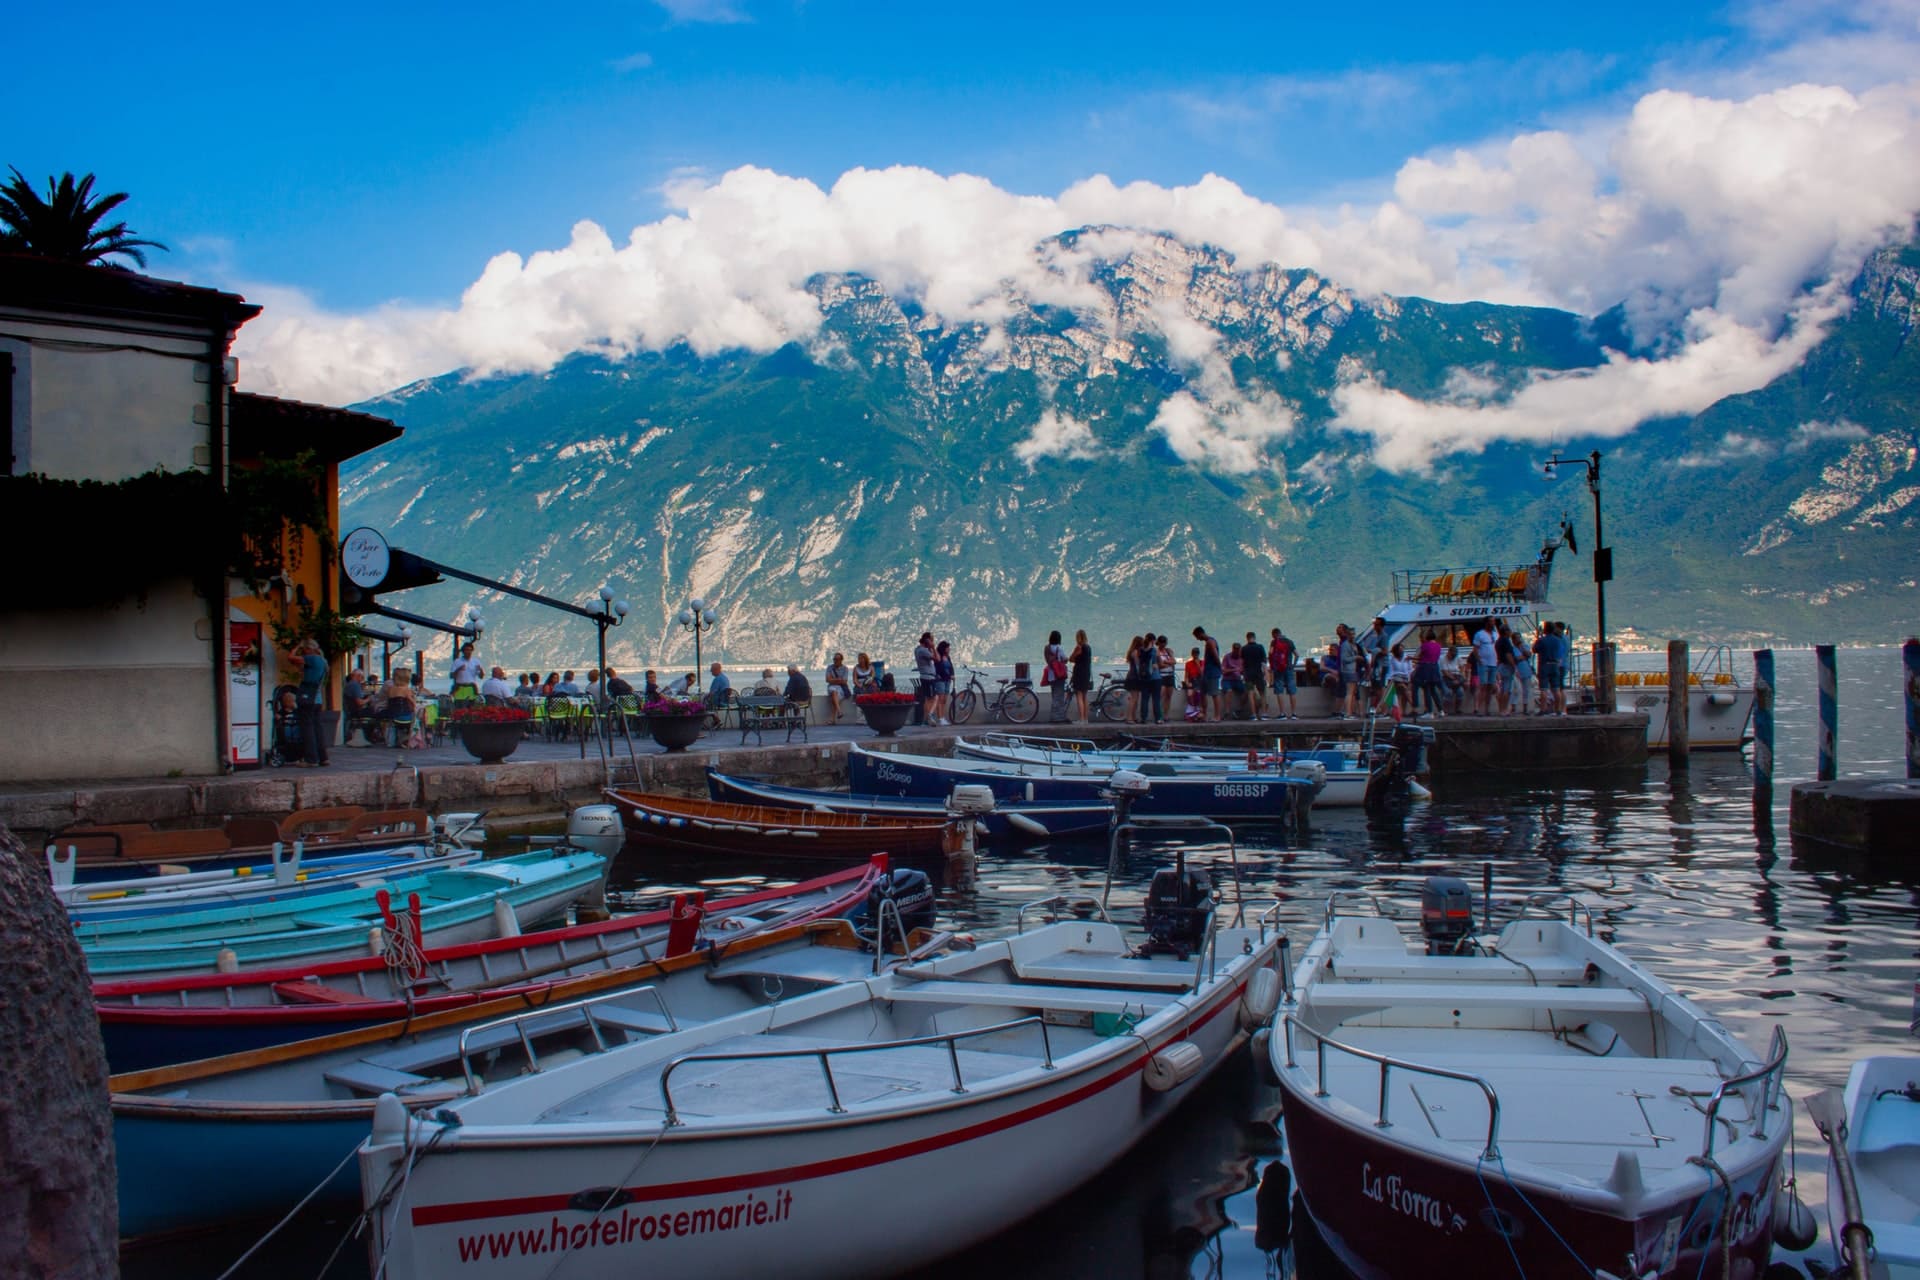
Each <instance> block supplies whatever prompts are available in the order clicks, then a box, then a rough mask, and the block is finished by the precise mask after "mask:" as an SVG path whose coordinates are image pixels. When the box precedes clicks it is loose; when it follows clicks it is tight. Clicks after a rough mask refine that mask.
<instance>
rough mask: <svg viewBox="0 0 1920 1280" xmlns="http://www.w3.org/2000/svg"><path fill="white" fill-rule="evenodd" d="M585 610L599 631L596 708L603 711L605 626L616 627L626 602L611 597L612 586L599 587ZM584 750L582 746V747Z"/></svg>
mask: <svg viewBox="0 0 1920 1280" xmlns="http://www.w3.org/2000/svg"><path fill="white" fill-rule="evenodd" d="M587 612H588V613H590V614H592V615H593V625H594V627H595V628H597V629H598V630H599V632H600V680H599V685H598V687H599V690H600V705H599V707H597V708H596V710H599V711H605V710H606V707H607V628H608V627H617V626H619V625H620V620H621V619H622V618H625V617H626V616H627V602H626V601H625V600H615V599H614V598H613V588H612V587H611V586H603V587H601V588H600V598H599V599H598V600H589V601H588V602H587ZM583 750H584V748H583Z"/></svg>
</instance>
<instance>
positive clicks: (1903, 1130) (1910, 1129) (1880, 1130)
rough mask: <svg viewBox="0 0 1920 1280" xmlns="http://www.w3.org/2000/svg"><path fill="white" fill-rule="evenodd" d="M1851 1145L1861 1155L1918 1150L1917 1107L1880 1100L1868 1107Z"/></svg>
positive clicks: (1919, 1114) (1919, 1111)
mask: <svg viewBox="0 0 1920 1280" xmlns="http://www.w3.org/2000/svg"><path fill="white" fill-rule="evenodd" d="M1854 1145H1855V1147H1856V1148H1857V1149H1858V1150H1859V1151H1860V1152H1861V1153H1863V1154H1871V1153H1875V1152H1880V1151H1897V1150H1899V1149H1901V1148H1902V1147H1907V1148H1913V1149H1916V1150H1920V1106H1915V1105H1913V1104H1912V1103H1905V1104H1904V1105H1900V1106H1895V1105H1892V1104H1891V1103H1888V1102H1881V1103H1878V1104H1877V1105H1874V1106H1871V1107H1868V1108H1867V1118H1866V1122H1865V1123H1864V1124H1862V1125H1861V1126H1860V1137H1859V1138H1858V1139H1857V1140H1856V1141H1855V1144H1854ZM1878 1229H1879V1228H1877V1227H1876V1228H1875V1230H1878Z"/></svg>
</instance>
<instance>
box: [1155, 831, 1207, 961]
mask: <svg viewBox="0 0 1920 1280" xmlns="http://www.w3.org/2000/svg"><path fill="white" fill-rule="evenodd" d="M1212 907H1213V878H1212V877H1211V876H1209V875H1208V874H1207V873H1206V871H1205V869H1204V868H1201V867H1189V866H1188V865H1187V860H1186V857H1185V855H1182V856H1181V858H1180V860H1179V861H1178V862H1177V863H1176V864H1175V865H1173V866H1171V867H1162V868H1161V869H1160V870H1158V871H1156V872H1154V873H1153V883H1152V884H1150V885H1148V886H1147V911H1146V926H1147V941H1146V945H1144V946H1142V947H1141V948H1140V954H1141V955H1143V956H1151V955H1156V954H1161V953H1165V954H1167V955H1170V956H1172V957H1173V958H1174V959H1176V960H1185V959H1186V958H1187V957H1188V956H1190V955H1192V954H1193V953H1194V952H1195V951H1196V950H1197V949H1199V947H1200V946H1201V945H1202V944H1203V943H1205V941H1206V937H1207V916H1208V914H1209V912H1210V911H1211V910H1212Z"/></svg>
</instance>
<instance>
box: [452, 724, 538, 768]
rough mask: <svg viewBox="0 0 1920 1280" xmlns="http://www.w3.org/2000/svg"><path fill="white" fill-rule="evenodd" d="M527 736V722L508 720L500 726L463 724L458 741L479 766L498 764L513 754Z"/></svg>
mask: <svg viewBox="0 0 1920 1280" xmlns="http://www.w3.org/2000/svg"><path fill="white" fill-rule="evenodd" d="M526 736H527V722H526V721H524V720H509V721H505V722H503V723H500V724H463V725H461V726H460V741H461V743H462V744H464V745H465V747H466V748H467V751H468V752H469V753H471V754H472V756H473V758H474V759H476V760H478V761H479V762H480V763H481V764H499V763H500V762H501V761H502V760H505V759H506V758H507V757H508V756H510V755H512V754H513V750H514V748H515V747H517V746H519V745H520V740H521V739H522V738H524V737H526Z"/></svg>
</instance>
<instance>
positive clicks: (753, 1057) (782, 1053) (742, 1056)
mask: <svg viewBox="0 0 1920 1280" xmlns="http://www.w3.org/2000/svg"><path fill="white" fill-rule="evenodd" d="M1030 1026H1031V1027H1039V1028H1040V1049H1041V1054H1042V1058H1043V1062H1044V1065H1045V1068H1046V1070H1048V1071H1052V1070H1053V1069H1054V1067H1053V1038H1052V1036H1050V1035H1049V1034H1048V1032H1047V1020H1046V1018H1045V1017H1043V1016H1041V1015H1040V1014H1030V1015H1028V1016H1027V1017H1024V1018H1015V1019H1013V1020H1012V1021H1011V1022H998V1023H995V1024H994V1025H992V1026H990V1027H969V1028H966V1029H964V1030H961V1031H947V1032H942V1033H941V1034H939V1035H932V1036H912V1037H909V1038H907V1039H904V1040H883V1041H881V1042H879V1043H878V1044H842V1045H819V1046H816V1047H814V1048H809V1049H757V1050H755V1049H743V1050H741V1051H739V1052H737V1053H689V1054H685V1055H683V1056H681V1057H678V1058H675V1059H674V1060H673V1061H672V1062H669V1063H668V1064H667V1068H666V1070H664V1071H662V1072H661V1073H660V1099H661V1101H662V1103H663V1104H664V1105H665V1107H666V1112H667V1124H668V1126H669V1127H671V1126H673V1125H677V1124H679V1123H680V1112H679V1109H678V1108H676V1107H675V1106H674V1105H673V1090H672V1088H671V1085H672V1082H673V1073H674V1072H676V1071H678V1070H679V1069H680V1068H681V1067H684V1066H686V1065H687V1064H688V1063H690V1062H758V1061H761V1060H771V1059H774V1058H817V1059H818V1060H819V1062H820V1074H821V1075H822V1076H823V1077H825V1079H826V1084H827V1097H828V1098H829V1100H830V1105H829V1106H828V1107H827V1110H828V1111H831V1112H832V1113H833V1114H835V1115H845V1114H846V1112H847V1109H846V1107H844V1106H842V1105H841V1103H840V1087H839V1085H838V1084H837V1083H835V1081H834V1078H833V1059H834V1058H836V1057H839V1056H840V1055H841V1054H850V1053H881V1052H884V1051H886V1050H888V1049H914V1048H919V1047H921V1046H923V1045H931V1044H943V1045H945V1046H946V1047H947V1061H948V1063H949V1065H950V1066H951V1068H952V1070H953V1088H952V1092H954V1093H965V1092H966V1091H967V1085H966V1081H965V1079H964V1078H963V1077H962V1076H961V1073H960V1048H959V1042H960V1041H962V1040H971V1039H974V1038H976V1037H979V1036H991V1035H998V1034H1000V1033H1001V1032H1004V1031H1014V1030H1018V1029H1019V1028H1021V1027H1030Z"/></svg>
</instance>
